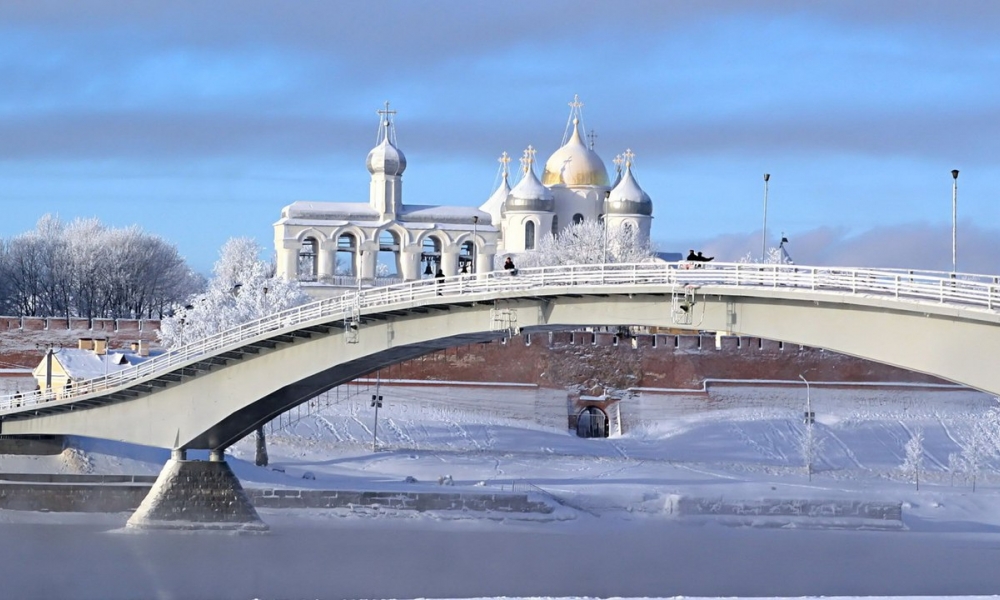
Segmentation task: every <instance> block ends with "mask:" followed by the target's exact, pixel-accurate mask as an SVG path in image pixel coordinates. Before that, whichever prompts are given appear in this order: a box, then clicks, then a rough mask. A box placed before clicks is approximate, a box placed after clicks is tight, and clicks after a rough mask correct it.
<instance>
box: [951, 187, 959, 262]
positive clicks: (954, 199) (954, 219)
mask: <svg viewBox="0 0 1000 600" xmlns="http://www.w3.org/2000/svg"><path fill="white" fill-rule="evenodd" d="M951 179H952V184H951V272H952V273H956V272H958V237H957V235H956V234H957V233H958V169H952V171H951Z"/></svg>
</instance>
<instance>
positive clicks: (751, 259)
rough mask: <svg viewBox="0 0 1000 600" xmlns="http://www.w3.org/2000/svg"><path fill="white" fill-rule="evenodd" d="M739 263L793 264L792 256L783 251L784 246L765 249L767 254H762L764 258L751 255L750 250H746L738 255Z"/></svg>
mask: <svg viewBox="0 0 1000 600" xmlns="http://www.w3.org/2000/svg"><path fill="white" fill-rule="evenodd" d="M736 262H738V263H740V264H765V265H790V264H793V262H792V257H791V256H789V255H788V252H786V251H785V248H784V246H778V247H772V248H768V249H767V254H766V255H765V256H764V260H763V261H762V260H760V259H759V258H757V257H756V256H754V255H753V253H752V252H747V253H746V254H744V255H743V256H741V257H740V259H739V260H738V261H736Z"/></svg>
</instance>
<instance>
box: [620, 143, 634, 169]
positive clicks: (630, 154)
mask: <svg viewBox="0 0 1000 600" xmlns="http://www.w3.org/2000/svg"><path fill="white" fill-rule="evenodd" d="M622 156H624V157H625V166H626V167H631V166H632V160H633V159H634V158H635V152H632V149H631V148H626V149H625V154H623V155H622Z"/></svg>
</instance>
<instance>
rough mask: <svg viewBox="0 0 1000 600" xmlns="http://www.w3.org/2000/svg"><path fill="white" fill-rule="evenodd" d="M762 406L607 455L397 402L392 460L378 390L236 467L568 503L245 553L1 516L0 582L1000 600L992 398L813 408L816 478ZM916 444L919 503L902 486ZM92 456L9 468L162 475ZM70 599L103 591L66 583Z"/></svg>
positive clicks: (96, 449)
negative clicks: (858, 519) (805, 504)
mask: <svg viewBox="0 0 1000 600" xmlns="http://www.w3.org/2000/svg"><path fill="white" fill-rule="evenodd" d="M747 393H748V392H747V391H746V390H744V391H742V392H741V394H743V395H744V396H745V395H746V394H747ZM766 393H767V392H766V390H762V391H761V392H760V393H759V394H758V396H760V397H757V398H754V399H753V401H752V402H748V403H746V404H747V405H746V406H742V407H741V406H740V405H739V403H733V404H732V405H729V406H727V407H726V408H725V409H723V410H712V411H706V412H704V413H696V412H695V413H692V412H691V411H685V413H684V414H683V415H678V416H677V417H676V418H673V419H664V418H658V419H656V420H655V421H651V422H649V423H645V424H643V423H640V424H639V426H634V427H632V429H630V430H628V431H626V432H625V434H624V435H622V436H620V437H613V438H609V439H599V440H593V439H581V438H578V437H576V436H575V435H573V434H571V433H570V432H568V431H567V430H565V429H563V428H560V427H557V426H553V425H551V424H549V425H542V424H538V423H536V422H534V421H532V420H531V419H530V418H526V417H525V416H524V415H513V416H512V415H511V414H509V413H505V412H503V411H499V410H496V408H495V407H494V408H491V407H490V406H483V405H482V404H477V403H476V402H473V401H471V400H470V399H468V398H462V397H460V396H455V397H449V396H448V395H447V394H442V393H441V391H440V390H436V391H433V392H427V394H428V395H427V396H424V397H421V396H419V395H418V394H414V393H405V394H404V393H396V392H394V393H393V394H387V396H386V402H385V404H384V406H383V408H382V409H381V410H380V412H379V423H378V447H379V449H378V451H377V452H372V430H373V426H374V412H373V409H372V408H371V406H370V405H369V394H368V391H367V390H364V391H363V392H362V391H359V392H358V393H355V394H351V395H348V394H344V395H341V396H340V397H339V398H337V399H336V400H335V401H332V402H330V403H329V404H328V405H326V406H323V407H320V408H318V409H317V410H316V411H315V412H313V413H311V414H302V415H300V416H299V417H298V418H297V420H295V421H294V422H292V423H291V424H288V425H287V426H285V427H284V428H282V429H280V430H272V431H270V432H269V437H268V451H269V454H270V458H271V465H270V467H269V468H259V467H255V466H253V451H254V446H253V440H252V438H250V439H247V440H244V441H242V442H240V443H239V444H237V445H236V446H234V447H233V448H232V449H231V454H230V458H229V460H230V462H231V463H232V464H233V466H234V469H235V470H236V472H237V474H238V475H239V477H240V478H241V480H242V481H243V482H244V485H246V486H260V485H268V486H272V485H284V486H289V487H314V488H352V489H399V488H401V487H406V488H407V489H440V488H439V486H438V483H437V482H438V480H439V479H440V478H441V477H444V476H450V477H451V479H452V480H453V481H454V485H455V488H454V489H456V490H457V489H477V490H483V489H494V488H496V489H499V488H503V489H511V487H512V486H513V487H515V488H516V489H519V490H527V491H529V492H530V493H533V494H537V495H538V496H540V497H546V496H548V497H550V498H551V499H552V501H553V502H556V503H558V504H559V505H560V506H559V507H558V509H557V510H556V512H555V513H554V515H553V517H554V518H539V517H537V516H535V517H526V518H525V517H522V516H516V517H515V518H509V517H508V518H504V517H503V516H502V515H496V514H472V513H459V514H443V513H438V514H421V513H407V512H394V513H386V512H385V511H380V510H370V509H369V510H355V511H351V510H347V509H340V510H328V511H321V510H303V511H278V510H266V511H262V517H263V518H264V519H265V521H267V522H268V523H269V524H270V525H271V526H272V533H271V534H270V535H268V536H260V537H251V538H247V537H234V536H226V535H219V534H211V535H208V534H198V535H193V534H127V533H121V532H116V531H115V530H116V529H117V528H118V527H120V526H121V524H122V523H123V522H124V519H125V518H126V517H127V515H46V514H30V513H12V512H0V532H3V533H4V534H6V535H5V536H4V537H5V539H8V540H13V539H16V540H19V542H18V543H16V544H11V543H8V544H6V546H5V547H3V548H2V549H0V582H6V585H7V586H8V589H11V590H15V591H17V592H20V593H19V594H18V595H19V596H20V597H60V596H75V597H107V598H113V597H122V598H128V597H137V596H151V597H164V598H172V597H216V598H220V597H233V598H252V597H262V598H272V597H273V598H297V597H317V598H325V597H421V596H424V597H472V596H672V595H678V594H683V595H687V596H690V595H697V596H765V597H766V596H802V595H846V596H867V595H942V594H951V595H966V594H994V593H1000V572H998V570H997V569H996V568H995V563H996V561H997V559H998V555H997V548H998V547H1000V472H998V467H1000V463H993V462H990V461H987V462H986V464H985V465H984V467H983V468H982V471H981V472H980V473H979V474H978V476H977V480H976V490H975V492H973V490H972V480H971V475H970V474H969V473H968V472H958V473H953V472H952V470H954V469H950V467H954V463H955V460H956V459H955V457H956V456H958V455H960V454H961V453H962V452H963V451H964V452H965V453H966V455H967V456H968V455H969V454H970V452H969V448H970V444H971V443H972V442H971V441H972V440H974V439H979V440H981V439H982V438H981V436H980V437H977V435H976V432H977V424H980V423H982V422H983V419H984V416H985V414H986V412H987V411H986V409H987V405H984V403H983V402H982V401H981V399H962V398H959V397H953V398H950V399H947V400H943V399H942V397H941V396H939V395H938V396H935V395H933V394H929V395H926V397H924V396H921V395H920V394H912V393H911V394H906V395H904V396H905V401H899V402H894V401H893V396H892V395H891V394H890V395H887V396H885V397H883V398H881V399H880V400H879V401H878V402H872V401H865V402H857V401H853V400H852V399H851V397H850V394H849V393H847V392H845V393H843V394H840V395H837V396H831V395H829V394H828V395H827V396H826V397H825V399H824V401H823V403H822V404H821V407H820V408H821V409H820V408H817V423H816V425H815V430H814V433H815V439H816V440H818V444H817V448H818V450H817V453H816V461H815V464H814V467H813V475H812V479H811V481H810V479H809V477H808V476H807V474H806V470H805V468H804V467H803V460H802V446H803V443H802V440H803V438H804V435H805V432H806V427H805V425H804V424H803V422H802V413H801V412H800V411H799V410H796V409H792V408H789V407H787V406H785V407H781V408H767V402H766V400H767V399H766V397H763V395H766ZM899 397H900V398H902V397H903V396H899ZM663 412H664V411H660V413H659V414H660V415H661V416H662V414H663ZM667 412H669V411H667ZM980 429H981V428H980ZM918 430H919V431H922V432H923V434H924V440H925V441H924V450H925V459H924V461H923V465H924V471H923V472H921V473H920V489H919V491H918V490H917V489H916V486H915V484H914V483H913V481H912V476H911V475H909V474H907V473H905V472H904V471H903V470H901V469H900V465H901V464H902V463H903V462H904V459H905V450H904V446H905V444H906V443H907V441H908V440H909V439H910V438H911V436H912V435H913V433H914V432H916V431H918ZM977 443H979V442H977ZM77 446H78V448H76V449H73V450H70V451H67V452H65V453H63V455H60V456H54V457H35V458H17V457H0V463H2V467H3V470H7V471H13V470H19V471H32V470H34V471H52V470H55V471H62V472H105V473H156V472H158V471H159V468H160V467H161V466H162V463H163V461H164V460H165V459H166V457H167V454H166V452H165V451H160V450H153V449H145V448H136V447H123V446H121V445H119V444H114V443H109V442H101V441H97V440H78V444H77ZM276 469H278V470H276ZM967 470H968V469H966V471H967ZM306 472H309V473H310V474H312V475H313V476H314V477H315V479H304V478H303V475H304V474H305V473H306ZM408 477H411V478H415V479H416V480H417V481H418V483H405V482H404V481H405V480H406V478H408ZM678 495H680V496H684V497H692V498H702V499H716V500H719V501H722V502H758V501H761V500H768V501H772V500H775V501H806V500H811V501H819V502H837V501H856V502H872V503H875V502H886V503H902V506H903V513H902V514H903V520H902V522H903V526H902V527H901V528H897V529H894V530H880V531H872V530H863V529H857V528H852V527H855V526H856V525H857V524H856V523H853V522H848V523H842V522H838V521H831V520H823V519H817V520H814V521H813V522H802V521H796V520H794V519H788V520H787V521H786V522H782V521H781V519H780V518H779V519H778V520H777V521H775V520H771V521H767V522H764V523H763V524H766V525H767V527H759V528H758V527H732V526H727V525H732V523H730V522H726V521H722V520H714V519H713V518H712V517H706V516H704V515H702V516H697V517H680V518H678V517H677V515H671V514H669V512H668V510H667V508H668V507H669V505H670V503H669V499H670V498H672V497H676V496H678ZM782 525H785V526H786V527H784V528H782V527H781V526H782ZM845 526H846V527H847V528H845ZM776 527H777V528H776ZM39 562H45V563H47V564H51V565H58V566H57V567H54V568H53V571H52V572H53V573H57V574H58V577H55V578H46V577H42V578H38V577H35V576H34V575H33V573H37V572H39V571H38V569H40V567H36V568H35V569H34V570H32V569H27V570H25V569H24V568H23V566H24V565H26V564H37V563H39ZM18 566H20V567H21V568H18ZM73 581H78V582H88V585H87V586H75V587H64V586H62V583H61V582H63V583H64V582H73ZM88 586H89V587H88ZM137 591H141V592H144V593H138V592H137Z"/></svg>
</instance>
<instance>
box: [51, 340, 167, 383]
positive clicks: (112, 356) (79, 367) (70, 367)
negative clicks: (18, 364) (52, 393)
mask: <svg viewBox="0 0 1000 600" xmlns="http://www.w3.org/2000/svg"><path fill="white" fill-rule="evenodd" d="M163 353H164V351H163V350H151V351H150V352H149V356H140V355H139V354H138V353H136V352H132V351H130V350H109V351H108V353H107V354H96V353H95V352H94V351H93V350H81V349H79V348H58V349H56V350H53V352H52V360H54V361H58V362H59V364H60V365H61V366H62V368H63V370H64V371H66V374H67V375H68V376H69V378H70V379H74V380H82V379H94V378H97V377H103V376H104V375H107V374H109V373H116V372H118V371H122V370H124V369H128V368H129V367H134V366H135V365H138V364H141V363H143V362H145V361H147V360H149V359H150V358H153V357H155V356H158V355H160V354H163ZM45 361H46V359H45V357H42V362H41V363H39V365H38V366H37V367H35V370H34V371H33V372H34V374H35V375H39V376H40V375H44V374H45Z"/></svg>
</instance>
